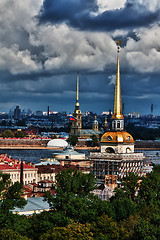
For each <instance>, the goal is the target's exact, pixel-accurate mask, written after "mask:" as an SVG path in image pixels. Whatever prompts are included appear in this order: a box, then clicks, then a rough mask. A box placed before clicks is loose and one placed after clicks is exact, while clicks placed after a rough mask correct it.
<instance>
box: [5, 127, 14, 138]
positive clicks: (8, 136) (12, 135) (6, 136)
mask: <svg viewBox="0 0 160 240" xmlns="http://www.w3.org/2000/svg"><path fill="white" fill-rule="evenodd" d="M2 136H3V138H13V137H14V134H13V132H12V131H11V130H9V129H7V130H5V131H4V132H3V133H2Z"/></svg>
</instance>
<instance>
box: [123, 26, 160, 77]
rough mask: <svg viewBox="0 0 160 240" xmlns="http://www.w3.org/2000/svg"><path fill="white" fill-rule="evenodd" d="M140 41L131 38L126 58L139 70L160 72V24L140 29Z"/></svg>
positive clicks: (130, 64) (126, 50) (125, 52)
mask: <svg viewBox="0 0 160 240" xmlns="http://www.w3.org/2000/svg"><path fill="white" fill-rule="evenodd" d="M138 37H139V41H135V40H133V39H129V41H128V42H127V46H126V48H125V51H124V54H126V60H127V62H128V64H129V66H131V67H132V68H134V69H135V71H137V72H141V73H143V72H144V73H146V72H151V73H152V72H159V71H160V68H159V62H160V42H159V40H158V39H159V38H160V29H159V26H153V27H151V28H150V29H149V28H143V29H140V31H139V33H138Z"/></svg>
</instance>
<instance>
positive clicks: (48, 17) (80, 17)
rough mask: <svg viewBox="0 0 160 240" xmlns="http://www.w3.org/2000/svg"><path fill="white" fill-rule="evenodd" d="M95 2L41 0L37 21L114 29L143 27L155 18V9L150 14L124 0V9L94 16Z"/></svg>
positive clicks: (79, 27)
mask: <svg viewBox="0 0 160 240" xmlns="http://www.w3.org/2000/svg"><path fill="white" fill-rule="evenodd" d="M97 10H98V5H97V3H96V0H76V1H73V0H68V1H65V0H59V1H57V0H44V3H43V7H42V9H41V12H40V16H39V19H40V22H41V23H43V22H51V23H62V22H65V23H67V24H68V25H70V26H72V27H75V28H78V29H81V30H93V31H95V30H98V31H100V30H114V29H122V28H123V29H124V28H131V27H140V26H147V25H149V24H151V23H153V22H155V21H157V20H158V18H159V9H158V10H157V11H155V12H151V11H150V10H148V9H147V8H145V6H144V5H141V4H139V3H137V2H135V3H134V2H132V1H130V0H128V1H127V2H126V4H125V7H124V8H121V9H117V10H112V11H105V12H103V13H101V14H94V13H96V11H97Z"/></svg>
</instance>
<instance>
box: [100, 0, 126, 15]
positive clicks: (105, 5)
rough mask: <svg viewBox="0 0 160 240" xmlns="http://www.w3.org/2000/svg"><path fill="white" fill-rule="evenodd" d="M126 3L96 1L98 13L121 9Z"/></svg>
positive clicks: (110, 0)
mask: <svg viewBox="0 0 160 240" xmlns="http://www.w3.org/2000/svg"><path fill="white" fill-rule="evenodd" d="M125 3H126V0H97V4H98V6H99V13H102V12H105V11H108V10H114V9H119V8H123V7H124V5H125Z"/></svg>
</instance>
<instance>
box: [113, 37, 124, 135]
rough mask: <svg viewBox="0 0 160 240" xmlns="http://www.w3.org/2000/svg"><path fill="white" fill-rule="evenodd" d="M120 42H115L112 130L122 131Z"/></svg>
mask: <svg viewBox="0 0 160 240" xmlns="http://www.w3.org/2000/svg"><path fill="white" fill-rule="evenodd" d="M120 44H121V41H117V53H118V54H117V73H116V84H115V96H114V112H113V115H112V118H111V119H112V130H114V131H123V128H124V120H123V119H124V117H123V114H122V106H121V82H120V64H119V49H120Z"/></svg>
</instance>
